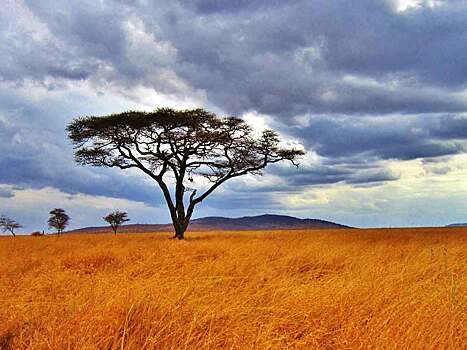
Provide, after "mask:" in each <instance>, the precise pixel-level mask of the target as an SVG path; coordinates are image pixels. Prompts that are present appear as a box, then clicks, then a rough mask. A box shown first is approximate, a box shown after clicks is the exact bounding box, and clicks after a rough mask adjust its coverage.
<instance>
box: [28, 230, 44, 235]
mask: <svg viewBox="0 0 467 350" xmlns="http://www.w3.org/2000/svg"><path fill="white" fill-rule="evenodd" d="M31 236H43V234H42V233H41V232H39V231H34V232H31Z"/></svg>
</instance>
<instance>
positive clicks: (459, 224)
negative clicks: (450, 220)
mask: <svg viewBox="0 0 467 350" xmlns="http://www.w3.org/2000/svg"><path fill="white" fill-rule="evenodd" d="M462 226H467V222H464V223H458V224H450V225H446V227H462Z"/></svg>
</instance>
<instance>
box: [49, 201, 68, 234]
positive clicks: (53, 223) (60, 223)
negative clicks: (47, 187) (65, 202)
mask: <svg viewBox="0 0 467 350" xmlns="http://www.w3.org/2000/svg"><path fill="white" fill-rule="evenodd" d="M49 215H50V216H49V221H48V223H49V227H50V228H55V229H56V230H57V235H58V236H60V234H61V233H62V232H63V230H64V229H65V227H66V226H68V223H69V222H70V217H69V216H68V214H67V213H66V212H65V210H63V209H61V208H55V209H53V210H51V211H50V212H49Z"/></svg>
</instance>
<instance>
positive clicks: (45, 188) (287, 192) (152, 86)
mask: <svg viewBox="0 0 467 350" xmlns="http://www.w3.org/2000/svg"><path fill="white" fill-rule="evenodd" d="M0 37H1V38H2V39H1V40H0V52H1V53H2V54H1V55H0V214H4V215H8V216H9V217H11V218H13V219H15V220H17V221H19V222H20V223H22V224H23V225H24V228H23V229H22V231H24V232H30V231H33V230H47V218H48V212H49V211H50V210H51V209H52V208H55V207H61V208H64V209H65V210H66V211H67V212H68V213H69V215H70V216H71V219H72V220H71V225H70V228H75V227H82V226H89V225H102V224H104V222H103V221H102V216H104V215H105V214H107V213H108V212H110V211H113V210H116V209H119V210H125V211H128V213H129V217H130V218H131V219H132V223H166V222H169V221H170V220H169V215H168V212H167V209H166V205H165V203H164V202H163V199H162V196H161V193H160V191H159V189H158V188H157V186H156V185H155V184H154V183H153V182H151V180H150V179H148V178H146V177H145V176H143V175H140V174H139V173H137V172H135V171H121V170H116V169H108V168H107V169H106V168H91V167H82V166H78V165H76V164H75V163H74V160H73V147H72V145H71V143H70V142H69V140H68V139H67V136H66V132H65V127H66V125H67V124H68V123H69V122H70V121H72V120H73V119H74V118H76V117H78V116H89V115H106V114H110V113H118V112H123V111H126V110H130V109H131V110H147V111H150V110H153V109H155V108H157V107H173V108H177V109H186V108H198V107H202V108H206V109H208V110H209V111H212V112H214V113H216V114H218V115H219V116H229V115H232V116H238V117H241V118H244V119H245V120H246V121H247V122H249V123H251V124H252V125H253V126H254V128H255V130H257V131H259V130H261V129H263V128H272V129H275V130H277V131H278V132H279V133H280V135H281V137H282V139H283V140H285V142H287V143H294V144H299V145H300V146H301V147H303V148H304V149H305V150H306V152H307V153H306V156H305V157H303V158H302V160H301V164H300V167H299V168H298V169H297V168H295V167H293V166H289V165H286V164H283V165H274V166H271V167H269V168H267V170H266V171H265V173H264V175H263V176H261V177H255V176H247V177H243V178H238V179H237V180H234V181H231V182H228V183H226V184H225V185H224V186H223V187H222V188H220V189H219V190H218V191H217V192H215V193H214V194H213V195H211V196H210V197H208V199H207V200H206V201H205V202H203V204H202V206H200V207H199V208H198V209H197V211H196V213H195V215H194V216H195V217H202V216H210V215H219V216H230V217H237V216H243V215H256V214H263V213H275V214H287V215H294V216H298V217H303V218H305V217H308V218H320V219H325V220H331V221H336V222H339V223H343V224H347V225H352V226H357V227H380V226H384V227H395V226H438V225H445V224H449V223H453V222H466V221H467V181H466V178H467V177H466V175H467V153H466V150H467V1H463V0H451V1H447V0H380V1H378V0H355V1H348V0H333V1H329V0H313V1H310V0H297V1H275V0H267V1H266V0H257V1H254V0H248V1H244V0H238V1H230V0H219V1H214V0H193V1H176V0H168V1H165V0H160V1H157V0H154V1H149V0H136V1H128V0H100V1H99V0H97V1H96V0H81V1H61V0H54V1H51V0H48V1H47V0H4V1H3V2H2V6H1V7H0Z"/></svg>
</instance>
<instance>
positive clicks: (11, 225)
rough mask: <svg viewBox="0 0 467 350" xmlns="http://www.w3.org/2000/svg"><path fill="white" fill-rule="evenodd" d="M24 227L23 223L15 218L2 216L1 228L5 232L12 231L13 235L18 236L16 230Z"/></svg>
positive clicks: (0, 220)
mask: <svg viewBox="0 0 467 350" xmlns="http://www.w3.org/2000/svg"><path fill="white" fill-rule="evenodd" d="M21 227H23V226H22V225H21V224H19V223H18V222H16V221H15V220H13V219H10V218H9V217H8V216H5V215H2V216H0V229H1V230H2V231H3V232H10V233H11V235H12V236H13V237H15V236H16V234H15V230H16V229H19V228H21Z"/></svg>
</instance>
